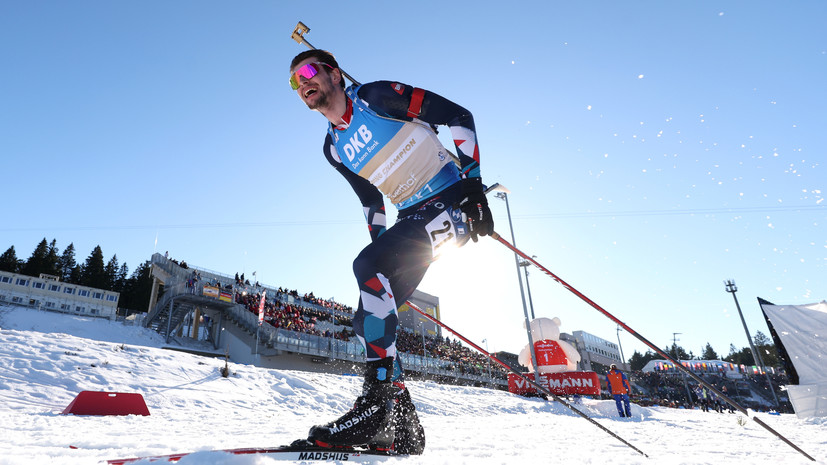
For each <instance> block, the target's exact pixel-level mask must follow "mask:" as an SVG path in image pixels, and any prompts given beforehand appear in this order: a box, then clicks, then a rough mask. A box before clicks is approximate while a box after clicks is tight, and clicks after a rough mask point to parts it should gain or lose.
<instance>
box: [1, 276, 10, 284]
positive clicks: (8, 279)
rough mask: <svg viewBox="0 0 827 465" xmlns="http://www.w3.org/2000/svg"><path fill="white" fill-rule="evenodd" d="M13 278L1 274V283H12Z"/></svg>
mask: <svg viewBox="0 0 827 465" xmlns="http://www.w3.org/2000/svg"><path fill="white" fill-rule="evenodd" d="M10 282H11V278H10V277H8V276H0V283H10Z"/></svg>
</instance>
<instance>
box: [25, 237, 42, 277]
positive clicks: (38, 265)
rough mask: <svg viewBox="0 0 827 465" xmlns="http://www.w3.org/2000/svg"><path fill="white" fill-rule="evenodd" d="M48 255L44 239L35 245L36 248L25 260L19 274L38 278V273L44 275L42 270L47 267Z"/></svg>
mask: <svg viewBox="0 0 827 465" xmlns="http://www.w3.org/2000/svg"><path fill="white" fill-rule="evenodd" d="M48 255H49V243H48V242H46V238H45V237H44V238H43V240H41V241H40V243H39V244H37V247H35V249H34V252H32V256H31V257H29V259H28V260H26V263H25V264H24V265H23V268H22V269H21V270H20V272H21V273H22V274H25V275H28V276H40V273H46V271H44V270H45V269H47V267H48V264H47V260H48V258H47V257H48Z"/></svg>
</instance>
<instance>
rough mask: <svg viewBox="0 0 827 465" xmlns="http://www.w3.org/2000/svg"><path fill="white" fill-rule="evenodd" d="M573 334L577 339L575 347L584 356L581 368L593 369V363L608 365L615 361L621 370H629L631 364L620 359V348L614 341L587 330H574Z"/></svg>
mask: <svg viewBox="0 0 827 465" xmlns="http://www.w3.org/2000/svg"><path fill="white" fill-rule="evenodd" d="M572 335H573V336H574V340H575V341H576V344H575V347H576V348H577V350H578V351H579V352H580V357H582V360H581V362H580V363H581V364H582V365H583V367H582V368H581V369H583V370H592V366H591V364H592V363H600V364H602V365H605V366H607V367H608V366H610V365H611V364H613V363H614V364H616V365H617V366H618V368H620V369H621V370H624V371H628V370H629V366H628V365H626V364H625V363H623V361H622V360H621V359H620V349H619V347H618V345H617V344H615V343H614V342H611V341H608V340H606V339H603V338H601V337H597V336H595V335H594V334H590V333H587V332H585V331H574V332H573V333H572Z"/></svg>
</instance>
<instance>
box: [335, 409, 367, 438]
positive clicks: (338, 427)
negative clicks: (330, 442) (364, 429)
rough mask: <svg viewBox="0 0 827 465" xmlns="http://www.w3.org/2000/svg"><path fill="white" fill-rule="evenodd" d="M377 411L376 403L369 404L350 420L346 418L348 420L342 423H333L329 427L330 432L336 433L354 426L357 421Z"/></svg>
mask: <svg viewBox="0 0 827 465" xmlns="http://www.w3.org/2000/svg"><path fill="white" fill-rule="evenodd" d="M378 411H379V406H378V405H371V406H370V407H368V409H367V410H365V411H364V412H362V414H361V415H359V416H357V417H353V418H351V419H350V420H348V421H346V422H344V423H342V424H338V425H333V428H330V432H331V433H338V432H340V431H343V430H346V429H348V428H351V427H353V426H356V425H358V424H359V423H361V422H362V421H363V420H366V419H368V417H370V416H371V415H373V414H374V413H376V412H378Z"/></svg>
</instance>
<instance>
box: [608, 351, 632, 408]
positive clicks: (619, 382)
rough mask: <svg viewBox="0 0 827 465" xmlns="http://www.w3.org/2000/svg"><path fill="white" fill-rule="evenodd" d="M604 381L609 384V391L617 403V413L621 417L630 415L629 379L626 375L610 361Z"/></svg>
mask: <svg viewBox="0 0 827 465" xmlns="http://www.w3.org/2000/svg"><path fill="white" fill-rule="evenodd" d="M606 381H607V382H608V384H609V392H611V393H612V397H614V399H615V404H617V413H618V414H619V415H620V417H621V418H623V417H631V416H632V410H631V408H630V405H629V391H630V389H629V380H628V379H626V375H625V374H624V373H623V372H622V371H620V370H618V369H617V365H615V364H614V363H612V366H611V368H610V369H609V372H608V373H606Z"/></svg>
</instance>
